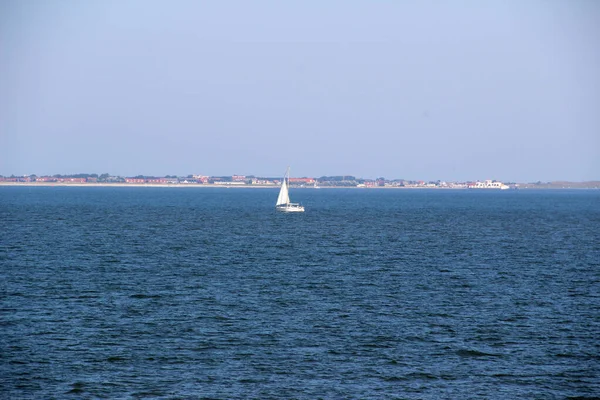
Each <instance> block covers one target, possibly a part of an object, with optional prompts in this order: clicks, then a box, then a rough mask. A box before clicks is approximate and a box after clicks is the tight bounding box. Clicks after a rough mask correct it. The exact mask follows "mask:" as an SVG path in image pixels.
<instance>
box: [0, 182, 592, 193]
mask: <svg viewBox="0 0 600 400" xmlns="http://www.w3.org/2000/svg"><path fill="white" fill-rule="evenodd" d="M518 185H519V186H518V187H517V188H511V189H508V191H514V190H535V189H552V190H568V189H590V190H594V189H596V190H598V189H600V183H599V182H564V183H561V184H541V185H536V184H527V183H523V184H521V183H520V184H518ZM0 186H28V187H123V188H204V189H212V188H226V189H230V188H236V189H237V188H239V189H279V185H215V184H185V183H175V184H162V183H156V184H147V183H67V182H58V183H57V182H0ZM293 188H294V189H317V190H319V189H363V190H371V189H385V190H393V189H406V190H415V189H416V190H423V189H429V190H431V189H434V190H475V191H502V190H499V189H470V188H466V187H421V186H373V187H356V186H320V187H318V188H314V187H312V186H305V187H301V186H294V187H293Z"/></svg>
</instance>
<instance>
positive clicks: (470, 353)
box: [456, 349, 502, 358]
mask: <svg viewBox="0 0 600 400" xmlns="http://www.w3.org/2000/svg"><path fill="white" fill-rule="evenodd" d="M456 354H458V355H459V356H460V357H464V358H470V357H502V354H493V353H484V352H483V351H478V350H466V349H461V350H458V351H457V352H456Z"/></svg>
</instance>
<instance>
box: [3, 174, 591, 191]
mask: <svg viewBox="0 0 600 400" xmlns="http://www.w3.org/2000/svg"><path fill="white" fill-rule="evenodd" d="M281 180H282V178H281V177H260V176H254V175H231V176H206V175H187V176H175V175H166V176H161V177H157V176H146V175H137V176H115V175H110V174H107V173H105V174H100V175H99V174H84V173H81V174H72V175H59V174H57V175H42V176H38V175H25V176H15V175H11V176H2V175H0V184H31V185H37V184H39V185H111V186H120V185H122V186H132V185H138V186H152V185H156V186H200V185H204V186H216V187H218V186H225V187H230V186H237V187H275V186H279V185H280V184H281ZM289 183H290V186H294V187H308V188H320V187H329V188H331V187H357V188H447V189H528V188H556V189H567V188H588V189H599V188H600V181H590V182H565V181H554V182H541V181H538V182H529V183H516V182H500V181H497V180H491V179H488V180H482V181H479V180H473V181H464V182H448V181H442V180H436V181H423V180H407V179H385V178H383V177H381V178H377V179H363V178H357V177H355V176H352V175H338V176H321V177H319V178H314V177H302V178H290V180H289Z"/></svg>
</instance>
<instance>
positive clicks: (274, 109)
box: [0, 0, 600, 182]
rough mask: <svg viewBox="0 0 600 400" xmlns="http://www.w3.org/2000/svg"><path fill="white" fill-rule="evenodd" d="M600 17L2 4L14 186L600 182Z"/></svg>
mask: <svg viewBox="0 0 600 400" xmlns="http://www.w3.org/2000/svg"><path fill="white" fill-rule="evenodd" d="M599 42H600V2H595V1H586V0H581V1H561V0H557V1H553V2H549V1H541V0H532V1H528V2H519V1H516V0H509V1H499V0H492V1H489V2H460V1H456V2H451V3H439V2H432V1H424V2H416V1H414V2H408V1H407V2H371V1H363V0H354V1H339V0H338V1H327V2H316V1H307V2H299V1H291V2H275V1H260V0H259V1H255V2H242V1H228V0H225V1H219V2H216V1H207V2H200V1H191V0H190V1H187V0H176V1H173V2H165V1H141V0H125V1H116V0H115V1H113V0H107V1H100V0H90V1H86V2H77V1H75V0H64V1H54V2H48V1H41V0H32V1H27V2H21V1H13V0H5V1H3V2H2V3H0V88H1V89H0V174H2V175H11V174H14V175H23V174H33V173H35V174H49V175H52V174H72V173H99V174H100V173H104V172H108V173H110V174H114V175H127V176H135V175H140V174H143V175H157V176H164V175H167V174H170V175H173V174H176V175H187V174H203V175H213V176H222V175H232V174H244V175H257V176H280V175H282V174H283V172H285V169H286V167H287V166H288V165H290V166H291V168H292V175H293V176H323V175H344V174H346V175H354V176H357V177H362V178H376V177H381V176H383V177H386V178H388V179H393V178H404V179H422V180H437V179H441V180H446V181H461V180H477V179H479V180H483V179H497V180H503V181H513V182H532V181H538V180H541V181H551V180H569V181H589V180H600V73H599V71H600V43H599Z"/></svg>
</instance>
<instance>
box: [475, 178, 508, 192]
mask: <svg viewBox="0 0 600 400" xmlns="http://www.w3.org/2000/svg"><path fill="white" fill-rule="evenodd" d="M469 189H500V190H506V189H510V188H509V187H508V185H505V184H504V183H502V182H498V181H492V180H491V179H486V180H485V181H483V182H475V183H474V184H471V185H469Z"/></svg>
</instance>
